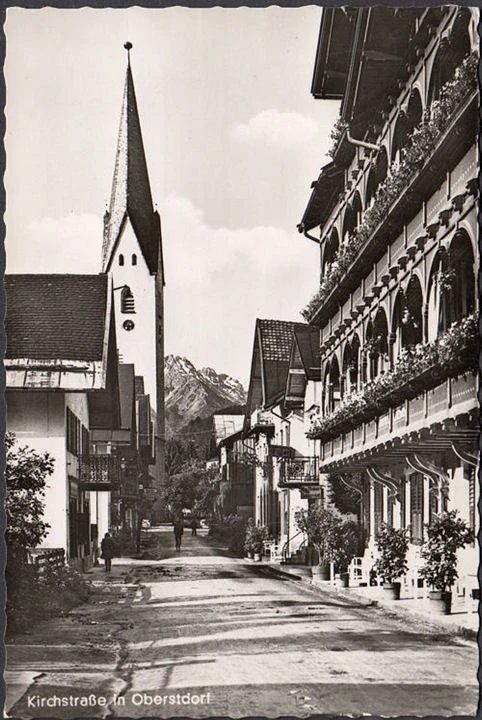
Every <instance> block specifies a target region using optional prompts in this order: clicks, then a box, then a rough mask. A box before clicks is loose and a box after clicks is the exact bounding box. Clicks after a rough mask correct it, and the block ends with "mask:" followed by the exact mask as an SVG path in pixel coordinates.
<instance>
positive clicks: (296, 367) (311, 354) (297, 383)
mask: <svg viewBox="0 0 482 720" xmlns="http://www.w3.org/2000/svg"><path fill="white" fill-rule="evenodd" d="M308 380H315V381H319V380H321V357H320V331H319V329H318V328H314V327H303V328H296V329H295V331H294V333H293V342H292V344H291V353H290V363H289V370H288V375H287V380H286V393H285V404H286V406H287V407H291V408H295V407H303V404H304V399H305V390H306V383H307V382H308Z"/></svg>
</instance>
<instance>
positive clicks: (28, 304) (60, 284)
mask: <svg viewBox="0 0 482 720" xmlns="http://www.w3.org/2000/svg"><path fill="white" fill-rule="evenodd" d="M5 288H6V296H7V302H8V313H7V316H6V322H5V326H6V328H5V329H6V333H7V336H8V348H7V352H6V356H5V369H6V401H7V407H8V412H7V428H8V430H9V431H11V432H13V433H14V434H15V436H16V438H17V439H18V441H19V443H20V445H21V446H23V445H27V446H28V447H30V448H32V449H34V450H35V451H37V452H44V451H47V452H48V453H49V454H50V456H51V457H52V458H53V459H54V470H53V473H52V475H50V476H49V477H48V478H47V482H46V489H45V514H44V517H45V521H46V522H47V523H48V525H49V530H48V534H47V537H46V538H45V540H44V542H43V543H42V547H43V548H56V549H57V548H58V549H63V550H64V551H65V556H66V558H67V559H68V560H69V561H70V562H72V563H74V564H78V565H79V566H81V567H85V566H87V565H88V564H89V563H90V561H91V559H93V557H94V553H95V545H96V540H97V538H98V537H99V532H101V531H102V530H103V531H104V532H105V531H106V530H107V529H108V527H109V514H110V497H111V492H112V491H113V490H114V489H115V488H116V487H117V486H118V483H119V479H120V478H119V473H118V463H117V459H116V457H115V456H114V455H113V454H111V452H110V449H106V448H104V449H101V448H99V449H98V452H97V451H96V454H95V455H93V454H92V435H93V434H94V433H95V432H96V431H98V430H99V428H101V429H102V432H104V433H109V434H112V433H114V432H116V429H117V428H118V427H119V423H120V398H119V373H118V363H117V354H116V339H115V323H114V313H113V307H112V283H111V281H110V278H109V277H107V276H106V275H7V276H6V277H5Z"/></svg>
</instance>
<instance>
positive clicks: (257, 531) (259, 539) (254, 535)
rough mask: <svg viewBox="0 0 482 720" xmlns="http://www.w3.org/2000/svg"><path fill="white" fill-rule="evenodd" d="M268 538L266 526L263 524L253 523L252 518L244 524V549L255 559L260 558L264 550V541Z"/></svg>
mask: <svg viewBox="0 0 482 720" xmlns="http://www.w3.org/2000/svg"><path fill="white" fill-rule="evenodd" d="M267 539H268V528H266V527H265V526H264V525H255V524H254V521H253V520H252V518H250V519H249V520H248V524H247V526H246V536H245V541H244V549H245V552H246V553H251V554H252V555H254V559H255V560H258V561H259V560H261V555H262V554H263V550H264V543H265V542H266V540H267Z"/></svg>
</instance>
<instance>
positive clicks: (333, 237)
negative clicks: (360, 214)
mask: <svg viewBox="0 0 482 720" xmlns="http://www.w3.org/2000/svg"><path fill="white" fill-rule="evenodd" d="M339 248H340V240H339V238H338V231H337V229H336V228H333V230H332V231H331V233H330V237H329V238H328V240H327V241H326V243H325V250H324V253H323V262H322V267H321V272H322V275H323V276H324V275H326V273H328V272H329V271H330V267H331V266H332V264H333V261H334V259H335V257H336V254H337V252H338V250H339Z"/></svg>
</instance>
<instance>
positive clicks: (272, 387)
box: [246, 319, 307, 417]
mask: <svg viewBox="0 0 482 720" xmlns="http://www.w3.org/2000/svg"><path fill="white" fill-rule="evenodd" d="M304 327H307V326H306V324H305V323H296V322H289V321H285V320H260V319H258V320H256V327H255V333H254V343H253V355H252V361H251V375H250V381H249V390H248V401H247V410H246V413H247V417H249V415H250V414H251V413H252V412H253V410H254V409H255V408H256V407H264V408H267V407H270V406H273V405H274V404H276V402H278V401H279V400H280V399H282V398H283V396H284V393H285V388H286V378H287V375H288V368H289V361H290V353H291V343H292V340H293V332H294V331H295V329H298V328H304Z"/></svg>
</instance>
